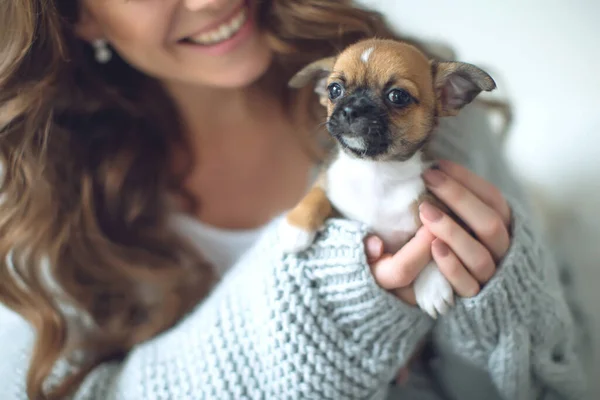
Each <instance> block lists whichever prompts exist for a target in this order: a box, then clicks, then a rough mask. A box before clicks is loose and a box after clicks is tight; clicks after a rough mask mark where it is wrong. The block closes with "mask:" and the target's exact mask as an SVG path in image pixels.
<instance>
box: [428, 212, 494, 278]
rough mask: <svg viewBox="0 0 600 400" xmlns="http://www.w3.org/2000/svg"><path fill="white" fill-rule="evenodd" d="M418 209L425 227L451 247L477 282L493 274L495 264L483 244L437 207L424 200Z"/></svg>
mask: <svg viewBox="0 0 600 400" xmlns="http://www.w3.org/2000/svg"><path fill="white" fill-rule="evenodd" d="M419 210H420V218H421V221H423V224H424V225H425V226H426V227H427V229H428V230H429V231H430V232H431V233H432V234H433V235H434V236H435V237H436V238H439V239H441V240H442V241H443V242H444V243H446V244H447V245H448V246H449V247H450V248H451V249H452V251H453V253H454V254H456V256H457V257H458V258H459V259H460V261H461V262H462V264H463V265H464V266H465V267H466V268H467V269H468V270H469V271H470V272H471V274H472V275H473V276H474V277H475V278H476V279H477V280H478V281H479V282H481V283H486V282H487V281H488V280H489V279H490V278H491V277H492V276H493V275H494V273H495V271H496V264H495V262H494V260H493V258H492V255H491V254H490V252H489V251H488V250H487V249H486V248H485V247H484V246H483V244H481V243H480V242H479V241H477V239H475V238H473V237H472V236H471V235H469V234H468V233H467V232H466V231H465V230H464V229H463V228H462V227H461V226H460V225H458V224H457V223H456V222H455V221H454V220H453V219H452V218H450V217H449V216H448V215H446V214H444V213H443V212H442V211H441V210H440V209H438V208H437V207H435V206H433V205H431V204H429V203H427V202H424V203H422V204H421V206H420V207H419Z"/></svg>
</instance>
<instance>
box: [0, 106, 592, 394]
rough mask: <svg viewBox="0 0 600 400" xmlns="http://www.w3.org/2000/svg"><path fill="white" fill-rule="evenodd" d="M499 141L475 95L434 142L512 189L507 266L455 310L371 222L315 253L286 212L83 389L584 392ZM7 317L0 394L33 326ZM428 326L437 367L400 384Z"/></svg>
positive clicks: (547, 270)
mask: <svg viewBox="0 0 600 400" xmlns="http://www.w3.org/2000/svg"><path fill="white" fill-rule="evenodd" d="M494 143H495V142H494V141H493V140H492V139H491V136H490V135H489V128H488V127H487V122H486V119H485V118H484V116H483V114H482V113H480V112H478V111H477V110H476V108H475V107H469V108H467V109H466V110H465V111H464V112H463V113H462V114H461V116H459V117H456V118H453V119H449V120H448V121H444V122H443V124H442V126H441V127H440V129H439V132H438V134H437V136H436V140H435V141H434V145H433V148H434V149H435V150H436V151H437V153H438V155H439V156H440V157H444V158H447V159H452V160H454V161H458V162H461V163H462V164H464V165H466V166H467V167H469V168H471V169H472V170H474V171H475V172H476V173H478V174H480V175H482V176H484V177H486V178H487V179H489V180H491V181H492V182H493V183H495V184H496V185H497V186H498V187H500V188H501V189H502V190H503V192H504V193H505V195H506V196H507V198H508V200H509V202H510V204H511V208H512V210H513V226H512V232H511V234H512V244H511V248H510V250H509V252H508V254H507V255H506V256H505V258H504V259H503V260H502V262H501V264H500V265H499V266H498V271H497V273H496V275H495V276H494V277H493V278H492V280H491V281H490V282H489V283H488V284H487V285H486V286H485V287H484V288H483V290H482V291H481V293H480V294H478V295H477V296H476V297H474V298H471V299H458V300H457V304H456V306H455V308H454V309H453V310H452V311H451V313H450V314H448V315H447V316H444V317H442V318H439V319H438V320H437V321H433V320H432V319H431V318H429V317H428V316H427V315H426V314H425V313H423V312H421V311H420V310H419V309H418V308H415V307H410V306H407V305H405V304H404V303H402V302H401V301H399V300H398V299H396V298H395V297H393V296H392V295H391V294H389V293H388V292H386V291H384V290H382V289H381V288H379V287H378V286H377V284H376V283H375V281H374V280H373V278H372V276H371V274H370V271H369V267H368V265H367V262H366V259H365V254H364V248H363V239H364V237H365V236H366V235H367V233H368V232H367V231H366V230H365V227H364V226H362V225H360V224H358V223H355V222H352V221H343V220H331V221H329V222H328V223H327V225H326V226H325V228H324V229H323V231H322V232H321V233H320V234H319V236H318V237H317V240H316V242H315V244H314V245H313V246H312V247H311V248H310V249H309V250H308V251H306V252H304V253H302V254H299V255H288V256H285V255H283V254H282V253H281V251H280V250H279V249H278V237H277V230H276V227H277V224H278V222H279V221H278V220H275V221H273V223H272V224H271V226H270V227H269V229H267V230H266V232H265V234H264V235H263V236H262V238H261V239H259V240H258V242H257V243H256V244H255V245H254V246H253V247H252V248H251V250H250V251H249V252H247V253H246V254H245V255H244V256H243V257H242V258H241V259H240V260H239V262H238V263H237V264H236V265H235V266H234V267H233V268H232V269H231V270H230V271H229V272H228V273H227V274H226V275H225V276H224V278H223V280H222V282H221V283H220V284H219V285H218V286H217V288H216V289H215V290H214V291H213V293H212V294H211V295H210V296H209V297H208V298H207V299H206V300H205V301H203V302H202V303H201V304H199V305H198V306H197V308H196V309H195V310H194V311H193V312H192V313H190V314H189V315H188V316H187V317H186V318H184V319H183V320H182V321H180V323H179V324H178V325H177V326H175V327H174V328H172V329H170V330H169V331H167V332H164V333H163V334H161V335H159V336H158V337H156V338H154V339H152V340H149V341H148V342H146V343H143V344H140V345H138V346H137V347H136V348H135V349H134V350H133V351H131V353H130V354H129V355H128V357H127V358H126V359H125V360H124V361H123V362H122V363H108V364H104V365H101V366H99V367H98V368H97V369H96V370H95V371H93V372H92V373H91V374H90V375H89V376H88V378H87V379H86V381H85V382H84V383H83V385H82V386H81V388H80V389H79V391H78V392H77V395H76V399H89V400H100V399H101V400H111V399H115V400H116V399H118V400H159V399H160V400H167V399H168V400H184V399H218V400H225V399H319V400H325V399H385V398H386V397H387V398H411V399H442V398H456V399H494V398H499V399H505V400H521V399H523V400H525V399H583V398H585V396H584V394H585V384H584V383H585V382H584V374H583V372H582V370H581V366H580V364H579V361H578V358H577V354H576V353H575V351H574V350H573V349H574V343H573V341H574V337H575V336H574V333H573V332H572V321H571V318H570V314H569V312H568V309H567V307H566V303H565V301H564V298H563V294H562V292H561V290H560V287H559V284H558V279H557V276H556V269H555V265H554V263H553V262H552V260H551V259H550V258H549V257H548V254H549V253H548V252H547V251H546V250H545V249H544V248H543V246H542V245H541V244H540V243H538V241H537V239H536V233H535V228H534V226H533V225H532V221H530V219H529V216H528V211H527V209H528V206H527V204H526V202H525V201H524V200H523V199H524V197H523V195H522V194H521V193H520V191H519V188H518V186H517V185H516V184H515V182H514V180H512V179H511V178H510V175H509V174H508V172H507V170H506V166H505V165H503V163H502V159H501V157H500V154H499V151H498V150H497V149H494V147H495V146H494ZM0 326H1V327H0V343H1V345H0V346H1V347H0V376H1V379H2V385H0V398H2V399H6V400H12V399H25V398H26V396H25V394H24V377H25V371H26V368H27V359H28V354H29V349H30V348H31V345H32V339H33V336H32V335H33V333H32V332H31V331H30V330H29V328H28V326H27V325H26V324H25V323H24V322H23V321H22V320H20V319H18V318H16V317H15V316H14V315H12V314H9V313H8V312H7V311H6V310H4V311H0ZM429 333H432V335H431V338H432V340H433V344H434V347H435V349H436V350H437V356H436V359H435V360H434V362H433V363H432V368H431V371H432V376H430V377H428V378H426V380H425V381H424V382H425V383H424V382H423V381H422V380H421V378H422V377H420V376H416V377H415V378H413V379H411V380H409V383H408V385H407V387H406V388H397V387H390V384H389V382H390V381H391V379H392V378H393V377H394V375H395V374H396V372H397V370H398V369H399V368H400V367H401V366H403V365H404V364H405V363H406V361H407V360H408V359H409V357H410V356H411V355H412V353H413V352H414V350H415V348H416V347H417V346H418V345H419V344H420V343H421V342H422V341H423V340H424V339H426V338H429V337H430V336H429V335H428V334H429ZM467 371H472V374H471V372H467ZM62 373H64V368H63V367H61V366H57V368H56V378H57V379H60V376H61V374H62ZM453 374H454V376H453ZM427 379H431V384H429V383H427V382H429V381H427ZM461 379H462V380H463V381H464V382H461ZM434 381H435V382H436V383H435V384H434V383H433V382H434ZM484 381H487V382H489V386H485V385H483V382H484ZM480 383H481V384H480ZM411 385H412V388H413V389H414V388H415V385H419V388H418V390H415V391H413V392H411V390H412V389H411ZM415 393H420V394H415ZM394 396H397V397H394Z"/></svg>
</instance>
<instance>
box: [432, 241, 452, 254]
mask: <svg viewBox="0 0 600 400" xmlns="http://www.w3.org/2000/svg"><path fill="white" fill-rule="evenodd" d="M432 246H433V251H435V252H436V253H437V254H438V255H439V256H441V257H446V256H447V255H448V254H450V249H449V248H448V246H446V243H444V242H442V241H441V240H440V239H435V240H434V241H433V243H432Z"/></svg>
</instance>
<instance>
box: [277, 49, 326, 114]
mask: <svg viewBox="0 0 600 400" xmlns="http://www.w3.org/2000/svg"><path fill="white" fill-rule="evenodd" d="M334 64H335V57H328V58H323V59H320V60H317V61H314V62H312V63H311V64H308V65H307V66H306V67H304V68H302V69H301V70H300V71H299V72H297V73H296V75H294V76H293V77H292V78H291V79H290V81H289V82H288V86H290V87H292V88H296V89H299V88H302V87H304V86H306V85H308V84H309V83H311V82H313V81H316V82H315V93H317V94H318V95H319V98H320V100H321V104H323V105H324V106H326V105H327V96H328V95H327V79H328V78H329V74H331V71H332V70H333V65H334Z"/></svg>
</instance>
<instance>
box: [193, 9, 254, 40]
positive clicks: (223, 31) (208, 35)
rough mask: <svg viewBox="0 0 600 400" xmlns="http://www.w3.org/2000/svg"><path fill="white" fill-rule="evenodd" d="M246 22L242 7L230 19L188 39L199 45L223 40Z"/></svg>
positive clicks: (244, 10) (236, 31)
mask: <svg viewBox="0 0 600 400" xmlns="http://www.w3.org/2000/svg"><path fill="white" fill-rule="evenodd" d="M244 22H246V8H242V9H241V10H240V12H239V13H237V14H236V15H235V16H234V17H233V18H232V19H230V20H229V21H228V22H225V23H224V24H221V25H220V26H218V27H216V28H215V29H213V30H212V31H210V32H204V33H201V34H199V35H196V36H190V37H189V38H188V40H189V41H190V42H192V43H196V44H201V45H205V46H206V45H213V44H217V43H219V42H222V41H225V40H227V39H229V38H230V37H232V36H233V35H235V34H236V33H238V31H239V30H240V28H241V27H242V25H244Z"/></svg>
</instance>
